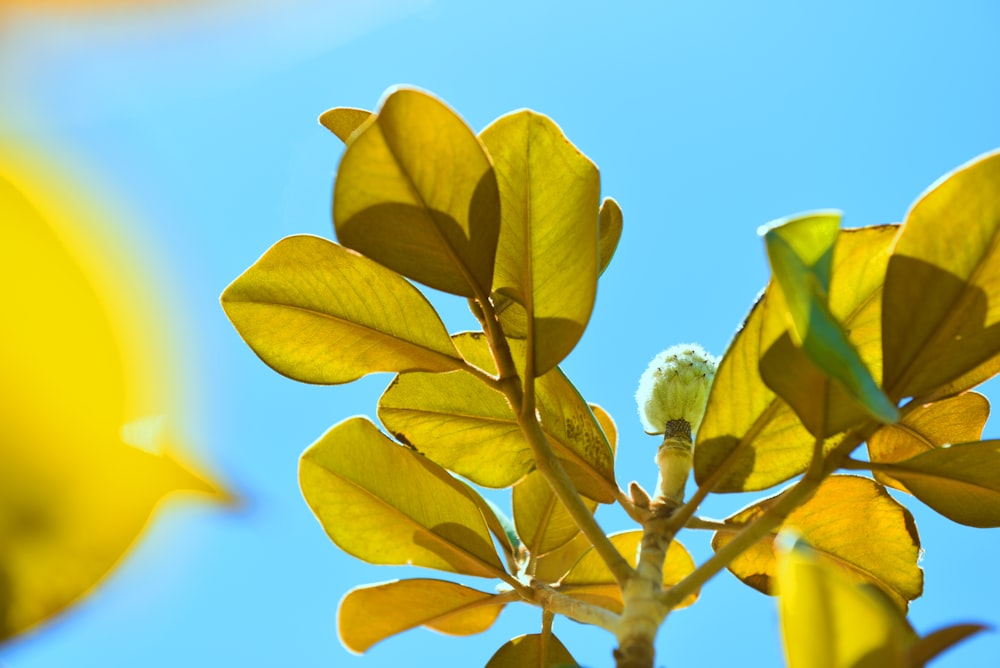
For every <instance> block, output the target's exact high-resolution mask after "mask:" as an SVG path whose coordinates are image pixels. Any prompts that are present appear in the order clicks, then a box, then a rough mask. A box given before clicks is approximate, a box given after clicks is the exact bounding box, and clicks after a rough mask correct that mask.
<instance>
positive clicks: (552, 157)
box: [481, 111, 610, 376]
mask: <svg viewBox="0 0 1000 668" xmlns="http://www.w3.org/2000/svg"><path fill="white" fill-rule="evenodd" d="M481 138H482V141H483V143H484V144H485V145H486V148H487V149H488V150H489V153H490V156H492V158H493V164H494V166H495V169H496V174H497V181H498V183H499V186H500V200H501V202H502V210H503V215H502V223H501V229H500V241H499V244H498V246H497V256H496V270H495V273H494V276H493V291H494V292H497V293H500V294H503V295H505V296H506V297H508V298H510V299H513V300H514V301H516V302H517V303H519V304H520V305H521V306H523V307H524V309H525V311H526V314H527V322H526V325H527V340H528V348H527V354H528V355H529V356H530V358H531V364H530V366H529V368H530V369H532V370H533V375H534V376H541V375H543V374H544V373H546V372H547V371H549V370H550V369H552V368H553V367H554V366H555V365H556V364H558V363H559V362H560V361H561V360H562V359H563V358H565V357H566V355H568V354H569V352H570V351H571V350H572V349H573V347H574V346H576V343H577V341H579V340H580V336H581V335H582V334H583V330H584V329H585V328H586V326H587V322H588V321H589V319H590V313H591V311H592V310H593V307H594V298H595V295H596V291H597V275H598V236H599V230H598V216H597V215H595V212H596V211H598V203H599V198H600V175H599V173H598V171H597V167H596V166H594V164H593V163H592V162H591V161H590V160H589V159H588V158H587V157H586V156H585V155H583V154H582V153H580V151H578V150H577V149H576V147H574V146H573V145H572V144H571V143H570V142H569V140H567V139H566V137H565V136H564V135H563V134H562V131H561V130H560V129H559V127H558V126H556V124H555V123H553V122H552V121H551V120H550V119H548V118H547V117H545V116H542V115H541V114H537V113H534V112H531V111H519V112H514V113H512V114H508V115H507V116H503V117H501V118H499V119H497V120H496V121H494V122H493V123H492V124H491V125H490V126H489V127H487V128H486V129H485V130H483V132H482V134H481ZM609 215H610V214H609Z"/></svg>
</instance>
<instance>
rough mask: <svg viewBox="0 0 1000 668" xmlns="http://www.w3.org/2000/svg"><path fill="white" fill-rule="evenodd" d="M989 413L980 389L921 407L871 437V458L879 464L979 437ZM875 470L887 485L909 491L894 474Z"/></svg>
mask: <svg viewBox="0 0 1000 668" xmlns="http://www.w3.org/2000/svg"><path fill="white" fill-rule="evenodd" d="M989 415H990V402H989V401H988V400H987V399H986V397H984V396H983V395H981V394H977V393H976V392H967V393H966V394H960V395H958V396H956V397H951V398H949V399H944V400H942V401H935V402H934V403H931V404H925V405H923V406H918V407H917V408H916V409H914V410H912V411H910V412H909V413H907V414H906V415H904V416H903V419H902V420H901V421H900V422H899V424H894V425H884V426H882V427H881V428H880V429H879V430H878V431H876V432H875V433H874V434H872V435H871V436H869V437H868V458H869V459H870V460H871V461H873V462H877V463H892V462H898V461H902V460H904V459H909V458H910V457H915V456H917V455H919V454H921V453H923V452H927V451H928V450H933V449H934V448H937V447H941V446H942V445H946V444H949V443H966V442H969V441H975V440H978V439H979V438H980V437H981V436H982V434H983V427H985V426H986V419H987V418H988V417H989ZM872 473H873V474H874V475H875V479H876V480H878V481H879V482H881V483H882V484H883V485H888V486H890V487H895V488H896V489H899V490H902V491H904V492H906V491H908V490H907V489H906V486H905V485H903V484H902V483H900V482H899V481H898V480H896V479H894V478H893V477H892V476H890V475H888V474H886V473H884V472H882V471H879V470H875V471H873V472H872Z"/></svg>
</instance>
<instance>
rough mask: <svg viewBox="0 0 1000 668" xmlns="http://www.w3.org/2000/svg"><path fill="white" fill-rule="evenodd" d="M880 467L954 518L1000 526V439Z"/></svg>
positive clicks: (931, 452) (934, 451)
mask: <svg viewBox="0 0 1000 668" xmlns="http://www.w3.org/2000/svg"><path fill="white" fill-rule="evenodd" d="M880 469H881V470H884V471H885V472H886V473H888V474H889V475H891V476H892V477H893V478H895V479H896V480H898V481H899V482H901V483H902V484H903V485H905V486H906V489H908V490H909V491H910V493H911V494H913V495H914V496H915V497H917V498H918V499H920V500H921V501H923V502H924V503H926V504H927V505H928V506H930V507H931V508H933V509H934V510H936V511H937V512H939V513H941V514H942V515H944V516H945V517H947V518H948V519H950V520H953V521H955V522H958V523H959V524H965V525H967V526H972V527H983V528H985V527H1000V440H996V441H979V442H976V443H963V444H961V445H952V446H947V447H940V448H934V449H932V450H928V451H927V452H924V453H922V454H919V455H917V456H916V457H912V458H910V459H906V460H903V461H901V462H895V463H893V464H884V465H882V467H880Z"/></svg>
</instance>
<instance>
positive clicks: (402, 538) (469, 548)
mask: <svg viewBox="0 0 1000 668" xmlns="http://www.w3.org/2000/svg"><path fill="white" fill-rule="evenodd" d="M299 483H300V485H301V486H302V493H303V495H304V496H305V498H306V502H307V503H308V504H309V507H310V508H311V509H312V511H313V513H314V514H315V515H316V518H317V519H318V520H319V521H320V524H322V525H323V528H324V529H325V530H326V533H327V535H328V536H330V539H331V540H333V542H334V543H336V544H337V545H338V546H339V547H340V548H341V549H342V550H344V551H345V552H347V553H348V554H350V555H353V556H355V557H357V558H358V559H361V560H363V561H367V562H368V563H372V564H400V565H401V564H412V565H414V566H424V567H426V568H436V569H438V570H444V571H451V572H454V573H463V574H465V575H476V576H480V577H497V576H498V575H499V574H501V573H503V570H504V569H503V565H502V564H501V563H500V560H499V558H498V557H497V554H496V550H495V549H494V547H493V539H492V538H491V536H490V531H489V528H488V526H487V521H488V518H487V517H486V515H485V514H484V512H485V513H489V510H488V509H487V508H486V507H485V504H484V503H483V502H482V501H481V499H480V498H479V496H478V495H477V494H476V493H475V492H474V491H472V489H470V488H469V487H468V486H467V485H465V484H463V483H461V482H459V481H458V480H456V479H455V478H453V477H452V476H450V475H448V473H447V472H446V471H445V470H444V469H442V468H441V467H440V466H438V465H436V464H434V463H433V462H431V461H430V460H428V459H427V458H426V457H423V456H422V455H420V454H418V453H416V452H414V451H413V450H410V449H407V448H405V447H403V446H401V445H398V444H396V443H393V442H392V441H390V440H389V439H388V438H386V437H385V436H384V435H383V434H382V433H381V432H380V431H379V430H378V428H377V427H376V426H375V425H374V424H372V423H371V422H369V421H368V420H366V419H364V418H350V419H348V420H345V421H344V422H341V423H340V424H338V425H336V426H334V427H332V428H331V429H330V430H329V431H328V432H326V434H324V435H323V436H322V437H321V438H320V439H319V440H318V441H316V442H315V443H313V444H312V445H311V446H309V448H308V449H307V450H306V451H305V452H304V453H303V454H302V459H301V460H300V464H299ZM494 521H495V520H494ZM495 531H496V529H495ZM500 532H501V533H502V529H500Z"/></svg>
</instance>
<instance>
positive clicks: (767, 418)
mask: <svg viewBox="0 0 1000 668" xmlns="http://www.w3.org/2000/svg"><path fill="white" fill-rule="evenodd" d="M898 229H899V228H898V226H894V225H883V226H876V227H866V228H860V229H855V230H841V231H840V234H839V236H838V238H837V245H836V246H835V247H834V253H833V265H832V268H831V272H830V273H831V277H830V288H829V295H828V298H829V308H830V312H831V314H832V315H833V316H834V317H835V318H836V319H837V320H838V321H839V322H841V323H843V326H844V327H845V329H846V330H847V332H848V339H849V340H850V342H851V344H852V345H853V346H854V347H855V349H856V350H857V351H858V353H859V355H860V356H861V359H862V360H863V361H864V363H865V365H866V366H867V367H868V369H869V371H870V372H871V373H872V375H873V376H875V377H878V374H879V372H880V370H881V355H882V350H881V326H880V324H881V323H880V319H879V314H880V311H881V288H882V281H883V279H884V277H885V267H886V263H887V262H888V258H889V249H890V247H891V243H892V241H893V239H894V237H895V235H896V233H897V232H898ZM770 292H771V288H768V291H767V293H765V295H764V296H762V297H761V299H760V300H758V302H757V303H756V304H755V305H754V307H753V309H752V310H751V311H750V314H749V315H748V316H747V319H746V322H745V323H744V324H743V326H742V327H741V328H740V330H739V331H738V332H737V334H736V337H735V338H734V339H733V342H732V343H731V344H730V346H729V349H728V350H727V351H726V354H725V355H724V356H723V358H722V361H721V362H720V363H719V368H718V371H717V372H716V375H715V380H714V381H713V383H712V393H711V395H710V397H709V401H708V407H707V408H706V410H705V418H704V420H703V421H702V423H701V426H700V427H699V428H698V433H697V446H696V447H695V451H694V471H695V479H696V480H697V482H698V484H704V483H705V481H706V480H708V478H709V477H710V476H711V475H712V474H713V473H714V472H715V471H716V470H717V469H719V468H720V467H723V466H725V467H726V473H725V474H724V475H722V476H721V478H720V480H719V481H718V483H717V484H716V486H715V487H714V490H715V491H717V492H739V491H752V490H758V489H766V488H767V487H771V486H773V485H776V484H778V483H780V482H782V481H784V480H787V479H789V478H791V477H793V476H795V475H798V474H800V473H802V472H803V471H805V469H806V467H807V466H808V465H809V460H810V457H811V456H812V450H813V443H814V441H815V438H814V437H813V436H812V435H811V434H810V433H809V432H808V431H807V430H806V429H805V428H804V427H803V426H802V424H801V422H800V421H799V418H798V416H797V415H796V414H795V412H794V411H792V409H791V408H790V407H789V406H788V404H786V403H785V402H784V401H783V400H782V399H780V398H779V397H778V396H777V395H776V394H775V393H774V392H773V391H772V390H771V389H770V388H768V387H767V385H765V383H764V381H763V379H762V378H761V375H760V371H759V364H760V359H761V357H762V356H763V355H764V354H765V353H766V352H767V350H768V349H770V348H771V346H772V345H774V344H775V342H776V341H778V340H779V338H780V337H781V336H782V335H784V333H785V331H786V329H787V325H786V321H785V320H784V317H783V316H782V314H781V311H780V309H770V308H768V307H767V301H768V300H770V299H771V294H770Z"/></svg>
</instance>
